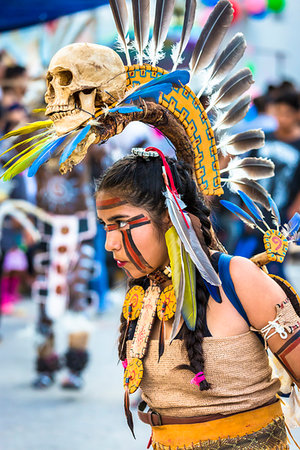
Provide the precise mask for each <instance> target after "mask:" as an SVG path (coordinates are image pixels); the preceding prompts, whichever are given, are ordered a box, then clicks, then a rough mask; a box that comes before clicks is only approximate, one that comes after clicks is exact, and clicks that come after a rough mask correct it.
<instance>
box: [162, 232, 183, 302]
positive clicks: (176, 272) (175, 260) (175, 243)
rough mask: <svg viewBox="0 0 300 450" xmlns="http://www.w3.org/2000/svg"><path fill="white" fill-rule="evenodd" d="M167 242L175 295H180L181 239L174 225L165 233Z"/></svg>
mask: <svg viewBox="0 0 300 450" xmlns="http://www.w3.org/2000/svg"><path fill="white" fill-rule="evenodd" d="M165 238H166V244H167V248H168V254H169V258H170V265H171V270H172V282H173V286H174V292H175V297H176V298H177V299H178V296H179V282H180V274H181V256H180V239H179V236H178V234H177V231H176V230H175V227H174V226H172V227H171V228H169V229H168V231H167V232H166V234H165Z"/></svg>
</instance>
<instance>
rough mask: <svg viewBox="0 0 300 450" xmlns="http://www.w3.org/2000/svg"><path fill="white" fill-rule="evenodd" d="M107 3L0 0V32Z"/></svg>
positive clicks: (70, 0)
mask: <svg viewBox="0 0 300 450" xmlns="http://www.w3.org/2000/svg"><path fill="white" fill-rule="evenodd" d="M107 3H108V0H1V2H0V4H1V8H0V32H2V31H9V30H15V29H18V28H24V27H28V26H30V25H35V24H38V23H42V22H48V21H49V20H53V19H57V18H58V17H61V16H65V15H68V14H72V13H75V12H77V11H84V10H87V9H93V8H97V7H98V6H102V5H105V4H107Z"/></svg>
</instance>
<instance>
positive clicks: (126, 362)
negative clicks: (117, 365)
mask: <svg viewBox="0 0 300 450" xmlns="http://www.w3.org/2000/svg"><path fill="white" fill-rule="evenodd" d="M122 366H123V367H124V370H125V369H126V367H127V366H128V361H127V358H126V359H124V361H122Z"/></svg>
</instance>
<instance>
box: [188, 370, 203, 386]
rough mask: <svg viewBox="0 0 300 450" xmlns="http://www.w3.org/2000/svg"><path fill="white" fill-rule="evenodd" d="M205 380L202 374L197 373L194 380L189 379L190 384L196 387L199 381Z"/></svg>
mask: <svg viewBox="0 0 300 450" xmlns="http://www.w3.org/2000/svg"><path fill="white" fill-rule="evenodd" d="M205 379H206V378H205V376H204V374H203V372H198V373H197V374H196V375H195V376H194V378H192V379H191V384H195V385H196V386H199V385H200V383H201V381H204V380H205Z"/></svg>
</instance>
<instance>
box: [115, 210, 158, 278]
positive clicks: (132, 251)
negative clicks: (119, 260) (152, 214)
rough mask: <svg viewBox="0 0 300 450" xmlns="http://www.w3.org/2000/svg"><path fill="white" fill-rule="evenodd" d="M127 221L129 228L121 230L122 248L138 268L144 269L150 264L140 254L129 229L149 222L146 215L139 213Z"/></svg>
mask: <svg viewBox="0 0 300 450" xmlns="http://www.w3.org/2000/svg"><path fill="white" fill-rule="evenodd" d="M127 223H128V225H129V229H127V230H121V232H122V238H123V245H124V249H125V252H126V255H127V257H128V259H129V260H130V261H131V262H132V264H134V266H135V267H136V268H137V269H138V270H145V269H146V267H148V268H151V266H150V265H149V264H148V263H147V261H145V259H144V258H143V256H142V254H141V253H140V252H139V250H138V248H137V246H136V245H135V243H134V240H133V238H132V234H131V230H132V229H133V228H137V227H141V226H143V225H146V224H148V223H151V222H150V220H149V219H148V217H145V216H144V215H143V214H140V215H139V216H136V217H132V219H130V221H128V222H127Z"/></svg>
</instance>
